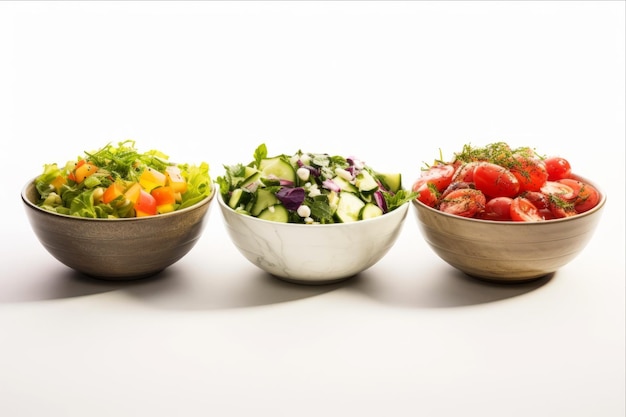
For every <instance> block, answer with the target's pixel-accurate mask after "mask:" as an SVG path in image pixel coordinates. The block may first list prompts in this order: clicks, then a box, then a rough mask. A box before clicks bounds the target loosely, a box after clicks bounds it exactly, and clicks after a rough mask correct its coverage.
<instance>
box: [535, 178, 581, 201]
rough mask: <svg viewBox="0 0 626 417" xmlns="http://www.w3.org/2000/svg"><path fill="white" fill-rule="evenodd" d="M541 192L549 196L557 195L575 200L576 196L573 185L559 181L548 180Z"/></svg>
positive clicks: (564, 198) (568, 199)
mask: <svg viewBox="0 0 626 417" xmlns="http://www.w3.org/2000/svg"><path fill="white" fill-rule="evenodd" d="M541 192H542V193H544V194H545V195H547V196H548V197H550V196H552V195H555V196H557V197H559V198H561V199H563V200H566V201H570V200H573V199H574V197H576V194H575V193H574V189H573V188H572V187H570V186H569V185H567V184H564V183H562V182H559V181H546V183H545V185H544V186H543V187H541Z"/></svg>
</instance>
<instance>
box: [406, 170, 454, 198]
mask: <svg viewBox="0 0 626 417" xmlns="http://www.w3.org/2000/svg"><path fill="white" fill-rule="evenodd" d="M454 171H455V168H454V166H453V165H452V164H437V165H433V166H431V167H430V168H429V169H428V170H427V171H424V172H422V175H421V176H420V177H419V178H418V179H417V181H415V183H414V184H413V191H417V190H418V189H419V188H420V187H421V186H422V184H424V183H429V184H433V185H434V186H435V187H436V188H437V190H438V191H439V192H442V191H443V190H445V189H446V188H448V185H450V183H451V182H452V176H453V175H454Z"/></svg>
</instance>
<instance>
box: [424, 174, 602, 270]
mask: <svg viewBox="0 0 626 417" xmlns="http://www.w3.org/2000/svg"><path fill="white" fill-rule="evenodd" d="M578 178H579V179H582V180H584V181H585V182H587V183H589V184H591V185H593V186H594V187H596V189H598V191H599V192H600V194H601V198H600V202H599V203H598V205H597V206H596V207H595V208H593V209H591V210H590V211H587V212H585V213H582V214H579V215H576V216H574V217H568V218H563V219H556V220H547V221H543V222H513V221H510V222H497V221H488V220H478V219H471V218H465V217H460V216H455V215H451V214H447V213H443V212H441V211H438V210H436V209H433V208H431V207H428V206H426V205H425V204H423V203H421V202H420V201H418V200H414V201H413V207H414V208H415V213H416V215H417V222H418V225H419V228H420V230H421V232H422V235H423V237H424V239H425V240H426V242H427V243H428V244H429V245H430V247H431V248H432V250H433V251H434V252H435V253H436V254H437V255H438V256H439V257H440V258H441V259H443V260H444V261H446V262H447V263H448V264H450V265H451V266H453V267H454V268H457V269H458V270H460V271H462V272H464V273H465V274H467V275H469V276H472V277H476V278H480V279H484V280H489V281H498V282H523V281H529V280H534V279H537V278H541V277H544V276H546V275H549V274H551V273H554V272H556V271H557V270H558V269H559V268H561V267H562V266H564V265H566V264H567V263H568V262H570V261H571V260H572V259H574V258H575V257H576V256H578V254H579V253H580V252H581V251H582V250H583V249H584V247H585V246H586V245H587V243H588V242H589V240H590V239H591V237H592V235H593V233H594V231H595V229H596V226H597V224H598V222H599V220H600V217H601V214H602V212H603V208H604V205H605V203H606V194H605V193H604V192H603V191H602V190H601V189H600V188H598V186H597V185H596V184H594V183H593V182H591V181H589V180H587V179H584V178H581V177H578Z"/></svg>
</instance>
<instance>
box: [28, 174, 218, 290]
mask: <svg viewBox="0 0 626 417" xmlns="http://www.w3.org/2000/svg"><path fill="white" fill-rule="evenodd" d="M21 194H22V201H23V203H24V208H25V210H26V215H27V217H28V220H29V222H30V225H31V228H32V229H33V231H34V232H35V235H36V236H37V238H38V239H39V241H40V242H41V244H42V245H43V246H44V248H45V249H46V250H47V251H48V252H49V253H50V254H51V255H52V256H54V257H55V258H56V259H57V260H59V261H60V262H61V263H63V264H65V265H66V266H68V267H70V268H72V269H74V270H76V271H79V272H81V273H83V274H86V275H89V276H93V277H96V278H102V279H109V280H130V279H138V278H145V277H148V276H151V275H154V274H156V273H158V272H160V271H162V270H163V269H165V268H167V267H168V266H170V265H172V264H174V263H175V262H177V261H178V260H180V259H181V258H182V257H183V256H185V255H186V254H187V253H188V252H189V251H190V250H191V248H193V246H195V244H196V242H197V241H198V239H199V238H200V236H201V234H202V231H203V229H204V226H205V220H206V218H207V214H208V211H209V208H210V203H211V201H212V199H213V196H214V195H215V187H213V193H212V194H211V195H210V196H209V197H208V198H206V199H204V200H203V201H201V202H199V203H198V204H196V205H194V206H192V207H188V208H185V209H182V210H179V211H175V212H171V213H166V214H160V215H157V216H150V217H140V218H129V219H89V218H81V217H75V216H68V215H62V214H56V213H52V212H50V211H47V210H44V209H41V208H40V207H38V206H37V205H36V202H37V199H38V193H37V190H36V189H35V184H34V181H33V180H31V181H29V182H28V183H27V184H26V185H25V186H24V188H23V189H22V193H21Z"/></svg>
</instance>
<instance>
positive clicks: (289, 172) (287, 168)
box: [261, 158, 296, 183]
mask: <svg viewBox="0 0 626 417" xmlns="http://www.w3.org/2000/svg"><path fill="white" fill-rule="evenodd" d="M264 161H267V160H266V159H264V160H262V161H261V166H262V167H263V168H262V169H261V171H263V174H264V175H265V176H267V177H269V176H271V175H273V176H275V177H277V178H280V179H282V180H287V181H291V182H293V183H295V182H296V171H295V170H294V169H293V167H292V166H291V164H290V163H289V162H286V161H284V160H282V159H280V158H272V160H271V162H267V163H263V162H264Z"/></svg>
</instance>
